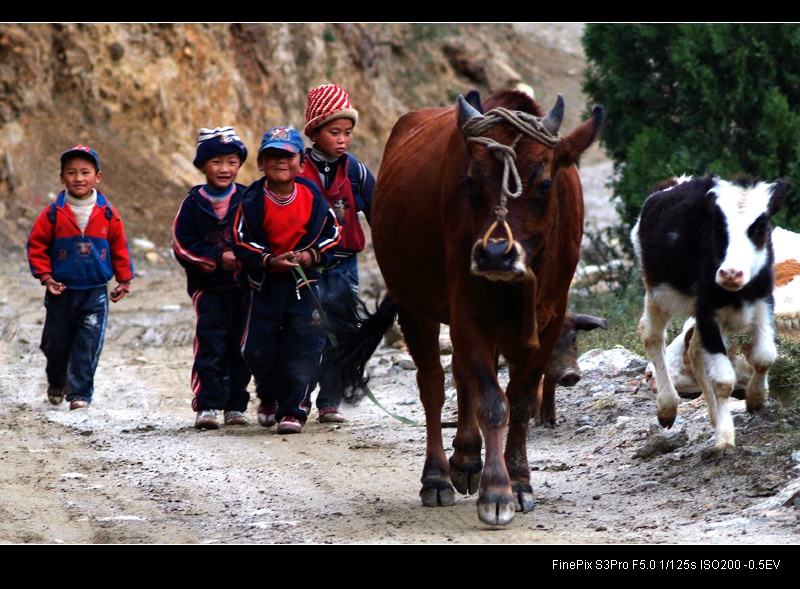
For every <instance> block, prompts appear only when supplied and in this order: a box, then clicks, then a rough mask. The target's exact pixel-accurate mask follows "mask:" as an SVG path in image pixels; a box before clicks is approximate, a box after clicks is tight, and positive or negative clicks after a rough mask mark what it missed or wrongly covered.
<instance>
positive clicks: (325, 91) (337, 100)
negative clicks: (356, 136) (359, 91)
mask: <svg viewBox="0 0 800 589" xmlns="http://www.w3.org/2000/svg"><path fill="white" fill-rule="evenodd" d="M334 119H351V120H352V121H353V125H354V126H355V124H356V123H357V122H358V111H357V110H356V109H354V108H353V105H352V104H350V95H349V94H348V93H347V90H345V89H344V88H341V87H340V86H337V85H336V84H323V85H322V86H317V87H316V88H314V89H313V90H311V92H309V93H308V102H307V103H306V127H305V130H304V131H305V134H306V135H308V136H309V137H310V136H311V132H312V131H314V129H317V128H318V127H321V126H322V125H324V124H325V123H328V122H330V121H333V120H334Z"/></svg>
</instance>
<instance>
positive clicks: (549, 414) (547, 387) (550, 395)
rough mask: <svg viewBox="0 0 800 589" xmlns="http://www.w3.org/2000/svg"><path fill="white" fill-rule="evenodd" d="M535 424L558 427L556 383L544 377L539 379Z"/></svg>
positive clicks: (535, 405)
mask: <svg viewBox="0 0 800 589" xmlns="http://www.w3.org/2000/svg"><path fill="white" fill-rule="evenodd" d="M533 416H534V423H535V424H536V425H542V426H544V427H555V425H556V382H555V381H554V380H553V379H552V378H547V376H544V377H543V378H540V379H539V386H538V387H537V391H536V401H535V403H534V413H533Z"/></svg>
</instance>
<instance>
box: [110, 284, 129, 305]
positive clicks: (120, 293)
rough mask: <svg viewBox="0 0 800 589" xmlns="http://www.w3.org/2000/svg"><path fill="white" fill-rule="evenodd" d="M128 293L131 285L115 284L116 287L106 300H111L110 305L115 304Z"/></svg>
mask: <svg viewBox="0 0 800 589" xmlns="http://www.w3.org/2000/svg"><path fill="white" fill-rule="evenodd" d="M130 291H131V283H130V282H121V283H119V284H117V287H116V288H115V289H114V290H112V291H111V294H109V295H108V298H109V299H110V300H111V302H112V303H116V302H117V301H119V300H121V299H122V297H124V296H125V295H126V294H128V293H129V292H130Z"/></svg>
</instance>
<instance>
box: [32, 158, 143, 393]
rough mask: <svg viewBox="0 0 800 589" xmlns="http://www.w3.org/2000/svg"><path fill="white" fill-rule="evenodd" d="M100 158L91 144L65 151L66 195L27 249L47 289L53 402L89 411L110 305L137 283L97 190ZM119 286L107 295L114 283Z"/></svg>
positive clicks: (114, 219) (45, 214)
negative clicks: (133, 282) (134, 281)
mask: <svg viewBox="0 0 800 589" xmlns="http://www.w3.org/2000/svg"><path fill="white" fill-rule="evenodd" d="M102 177H103V173H102V172H101V171H100V158H99V157H98V155H97V152H96V151H95V150H93V149H92V148H90V147H86V146H85V145H76V146H75V147H72V148H71V149H68V150H67V151H65V152H64V153H63V154H61V173H60V178H61V183H62V184H64V186H65V187H66V190H63V191H62V192H61V193H60V194H59V195H58V197H57V198H56V201H55V202H54V203H53V204H51V205H49V206H48V207H46V208H45V209H44V210H43V211H42V212H41V213H40V214H39V216H38V217H37V219H36V221H35V222H34V225H33V228H32V229H31V232H30V235H29V236H28V241H27V244H26V249H27V254H28V264H29V266H30V270H31V273H32V274H33V275H34V276H35V277H36V278H38V279H39V281H40V282H41V283H42V285H43V286H44V287H45V288H46V289H47V290H46V292H45V295H44V306H45V309H46V315H45V321H44V328H43V329H42V342H41V345H40V348H41V350H42V352H44V355H45V358H47V367H46V373H47V383H48V388H47V399H48V400H49V401H50V403H52V404H53V405H59V404H61V403H62V402H63V401H64V398H65V397H66V399H67V401H69V408H70V409H84V408H86V407H89V404H90V403H91V402H92V396H93V394H94V375H95V372H96V370H97V363H98V361H99V359H100V352H101V351H102V349H103V340H104V338H105V331H106V320H107V318H108V300H109V299H111V301H112V302H114V303H116V302H117V301H119V300H120V299H122V298H123V297H124V296H125V295H126V294H127V293H128V292H130V284H131V280H132V279H133V262H132V261H131V255H130V249H129V247H128V240H127V238H126V237H125V229H124V227H123V224H122V219H121V218H120V216H119V214H117V211H116V210H115V209H113V208H112V207H111V204H110V203H109V202H108V200H107V199H106V197H105V196H104V195H103V194H102V193H101V192H99V191H98V190H97V189H96V188H95V186H96V185H97V184H99V183H100V180H101V179H102ZM111 278H116V279H117V286H116V287H115V288H114V290H113V291H111V293H110V294H108V281H109V280H111Z"/></svg>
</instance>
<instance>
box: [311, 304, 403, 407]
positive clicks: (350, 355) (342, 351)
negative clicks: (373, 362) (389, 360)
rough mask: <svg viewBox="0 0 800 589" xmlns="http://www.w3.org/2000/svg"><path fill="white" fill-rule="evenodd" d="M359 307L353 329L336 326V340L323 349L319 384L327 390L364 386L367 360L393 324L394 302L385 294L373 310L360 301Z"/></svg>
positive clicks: (365, 383)
mask: <svg viewBox="0 0 800 589" xmlns="http://www.w3.org/2000/svg"><path fill="white" fill-rule="evenodd" d="M359 307H360V309H359V312H358V320H357V322H356V328H355V329H352V328H351V329H347V330H342V329H339V330H335V340H336V343H335V345H334V347H333V349H332V350H330V352H328V353H326V358H325V361H324V366H322V367H321V370H320V375H319V380H320V388H322V387H324V386H327V387H329V390H336V391H346V390H348V389H359V388H363V387H365V386H366V385H367V382H368V381H369V376H365V374H364V373H365V371H366V368H367V362H369V359H370V358H371V357H372V354H373V353H374V352H375V350H376V349H377V348H378V345H380V343H381V340H382V339H383V336H384V334H385V333H386V332H387V331H388V330H389V328H390V327H392V325H393V324H394V320H395V318H396V317H397V305H396V304H395V303H394V301H392V298H391V297H390V296H389V295H388V294H386V295H384V297H383V299H382V300H381V302H380V303H379V304H378V307H377V308H376V309H375V312H374V313H371V312H370V311H369V310H368V309H367V307H366V305H365V304H364V303H363V301H361V302H360V304H359ZM345 398H346V399H347V398H348V397H347V396H345Z"/></svg>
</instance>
